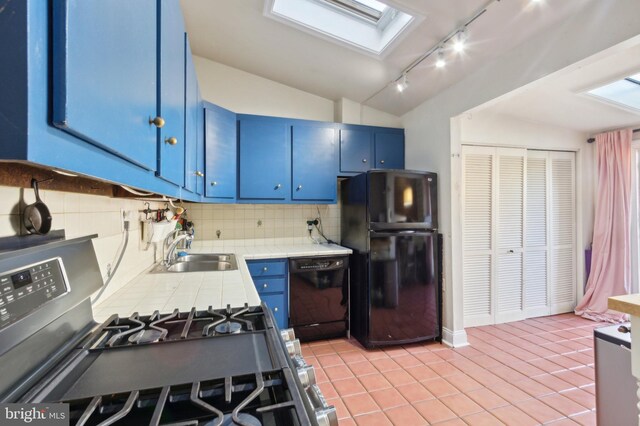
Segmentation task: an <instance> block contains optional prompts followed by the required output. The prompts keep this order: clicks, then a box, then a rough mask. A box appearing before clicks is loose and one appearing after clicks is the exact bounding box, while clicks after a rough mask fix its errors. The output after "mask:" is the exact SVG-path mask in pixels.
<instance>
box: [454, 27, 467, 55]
mask: <svg viewBox="0 0 640 426" xmlns="http://www.w3.org/2000/svg"><path fill="white" fill-rule="evenodd" d="M466 43H467V27H463V28H462V29H461V30H459V31H458V32H457V33H456V35H455V36H454V37H453V50H455V51H456V52H458V53H461V52H463V51H464V48H465V47H466Z"/></svg>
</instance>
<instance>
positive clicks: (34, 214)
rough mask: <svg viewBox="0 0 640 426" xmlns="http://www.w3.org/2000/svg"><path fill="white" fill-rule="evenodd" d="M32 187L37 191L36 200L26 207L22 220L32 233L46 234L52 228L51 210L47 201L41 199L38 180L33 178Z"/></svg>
mask: <svg viewBox="0 0 640 426" xmlns="http://www.w3.org/2000/svg"><path fill="white" fill-rule="evenodd" d="M31 187H32V188H33V190H34V192H35V193H36V202H35V203H33V204H29V205H28V206H27V207H25V208H24V212H23V214H22V222H23V223H24V227H25V228H27V231H29V233H30V234H41V235H44V234H46V233H48V232H49V231H50V230H51V222H52V218H51V212H49V208H48V207H47V205H46V204H45V203H43V202H42V200H41V199H40V193H39V192H38V181H37V180H35V179H31Z"/></svg>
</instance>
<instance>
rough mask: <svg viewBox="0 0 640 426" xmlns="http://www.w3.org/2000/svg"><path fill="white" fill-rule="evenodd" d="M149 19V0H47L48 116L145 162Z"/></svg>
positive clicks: (150, 92)
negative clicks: (50, 45) (50, 41)
mask: <svg viewBox="0 0 640 426" xmlns="http://www.w3.org/2000/svg"><path fill="white" fill-rule="evenodd" d="M123 10H126V13H123V12H122V11H123ZM156 24H157V23H156V0H140V1H135V2H131V1H128V0H113V1H108V2H88V1H84V0H60V1H55V2H53V55H52V56H53V67H52V69H53V124H54V125H55V126H56V127H59V128H61V129H63V130H65V131H67V132H69V133H71V134H73V135H74V136H77V137H79V138H82V139H84V140H86V141H88V142H90V143H92V144H94V145H97V146H99V147H101V148H103V149H105V150H107V151H110V152H112V153H114V154H116V155H119V156H121V157H123V158H125V159H127V160H129V161H131V162H133V163H136V164H138V165H139V166H142V167H144V168H146V169H148V170H155V168H156V160H157V158H156V149H157V147H156V127H155V126H153V125H150V124H149V119H150V118H153V117H155V116H156V98H157V95H156V72H157V69H156V67H157V51H156V43H157V40H156V30H157V27H156ZM43 48H45V49H46V46H43ZM180 81H182V80H180ZM44 95H46V94H44Z"/></svg>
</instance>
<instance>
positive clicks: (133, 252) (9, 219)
mask: <svg viewBox="0 0 640 426" xmlns="http://www.w3.org/2000/svg"><path fill="white" fill-rule="evenodd" d="M40 197H41V198H42V201H44V202H45V204H46V205H47V207H48V208H49V210H50V212H51V216H52V218H53V221H52V227H51V229H52V230H56V229H64V230H65V235H66V237H67V238H76V237H81V236H85V235H90V234H98V237H97V238H95V239H93V247H94V248H95V251H96V256H97V258H98V264H99V265H100V271H101V273H102V276H103V277H106V275H107V265H108V264H111V265H112V266H113V265H114V264H115V262H114V261H115V256H116V253H117V252H118V250H119V247H120V245H121V243H122V241H123V238H122V237H123V232H122V219H121V217H122V215H121V210H126V211H131V212H134V214H133V217H134V220H133V221H132V222H131V224H130V228H129V244H128V246H127V250H126V253H125V255H124V258H123V260H122V263H121V264H120V267H119V268H118V270H117V272H116V274H115V275H114V277H113V279H112V280H111V283H110V284H109V286H108V287H107V290H105V292H104V293H103V295H102V296H101V299H100V300H104V299H106V298H107V297H108V296H109V295H111V294H113V293H115V292H116V291H117V290H118V289H120V288H121V287H122V286H123V285H125V284H126V283H127V282H128V281H130V280H131V279H132V278H134V277H135V276H136V275H138V274H140V273H141V272H143V271H144V270H145V269H147V268H148V267H150V266H151V265H152V264H153V262H154V253H153V248H149V249H148V250H146V244H144V243H143V242H142V238H141V231H140V222H139V221H138V220H137V218H138V210H142V209H144V208H145V206H144V204H143V202H142V201H136V200H129V199H121V198H110V197H103V196H98V195H85V194H76V193H71V192H61V191H49V190H42V189H41V190H40ZM33 202H35V196H34V194H33V190H31V189H29V188H27V189H23V188H17V187H10V186H0V237H8V236H14V235H28V232H27V231H26V230H25V229H24V227H23V226H21V223H22V222H21V212H22V211H23V210H24V207H25V206H26V205H28V204H31V203H33ZM151 206H152V208H157V207H158V206H160V204H158V203H151ZM26 238H28V237H26Z"/></svg>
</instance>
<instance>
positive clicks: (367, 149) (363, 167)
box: [340, 129, 373, 172]
mask: <svg viewBox="0 0 640 426" xmlns="http://www.w3.org/2000/svg"><path fill="white" fill-rule="evenodd" d="M372 136H373V134H372V132H371V130H368V129H342V130H340V171H341V172H366V171H367V170H369V168H371V138H372Z"/></svg>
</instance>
